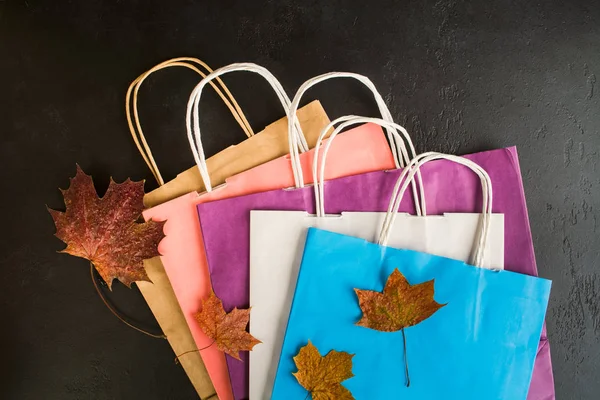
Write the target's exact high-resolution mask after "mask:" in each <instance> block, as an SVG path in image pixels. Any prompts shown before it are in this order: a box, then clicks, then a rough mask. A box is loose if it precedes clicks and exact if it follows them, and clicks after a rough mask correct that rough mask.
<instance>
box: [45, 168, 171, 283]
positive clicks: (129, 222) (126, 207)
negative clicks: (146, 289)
mask: <svg viewBox="0 0 600 400" xmlns="http://www.w3.org/2000/svg"><path fill="white" fill-rule="evenodd" d="M61 192H62V194H63V197H64V200H65V206H66V211H65V212H60V211H56V210H52V209H48V211H49V212H50V214H51V215H52V218H53V219H54V224H55V225H56V237H58V238H59V239H60V240H62V241H63V242H65V243H66V244H67V247H66V248H65V249H64V250H62V251H61V252H62V253H68V254H71V255H73V256H76V257H82V258H85V259H87V260H90V261H91V262H92V264H93V265H94V267H96V270H98V273H99V274H100V276H101V277H102V279H104V281H105V282H106V284H107V285H108V287H109V289H112V282H113V280H114V279H118V280H119V281H121V282H122V283H123V284H125V285H126V286H128V287H131V284H132V283H133V282H135V281H150V278H148V275H147V274H146V270H145V269H144V264H143V261H144V260H145V259H148V258H152V257H155V256H158V255H159V253H158V243H159V242H160V241H161V240H162V238H163V237H164V236H165V235H164V233H163V225H164V222H155V221H148V222H145V223H136V221H137V219H138V218H139V217H140V215H141V213H142V210H143V208H144V203H143V197H144V182H143V181H141V182H132V181H131V180H129V179H127V180H126V181H125V182H123V183H115V182H114V181H113V180H112V178H111V180H110V184H109V186H108V190H107V191H106V194H105V195H104V197H102V198H99V197H98V194H97V193H96V189H95V188H94V183H93V181H92V177H91V176H89V175H86V174H85V173H84V172H83V171H82V170H81V168H80V167H79V165H78V166H77V173H76V175H75V177H74V178H71V184H70V186H69V188H68V189H67V190H61Z"/></svg>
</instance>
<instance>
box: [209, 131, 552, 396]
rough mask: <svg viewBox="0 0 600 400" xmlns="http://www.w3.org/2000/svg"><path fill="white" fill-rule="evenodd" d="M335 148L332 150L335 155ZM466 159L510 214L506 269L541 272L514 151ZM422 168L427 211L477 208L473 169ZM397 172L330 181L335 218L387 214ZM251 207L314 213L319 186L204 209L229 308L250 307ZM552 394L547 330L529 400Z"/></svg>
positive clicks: (443, 164)
mask: <svg viewBox="0 0 600 400" xmlns="http://www.w3.org/2000/svg"><path fill="white" fill-rule="evenodd" d="M335 144H336V143H334V145H333V146H332V151H333V150H335V147H336V146H335ZM465 157H466V158H468V159H470V160H472V161H474V162H475V163H477V164H478V165H480V166H481V167H483V168H484V169H485V170H486V171H487V172H488V174H489V176H490V179H491V182H492V185H493V187H494V189H495V191H496V195H495V197H494V212H495V213H499V214H503V215H504V224H505V230H504V267H505V269H506V270H508V271H514V272H519V273H523V274H528V275H537V268H536V264H535V256H534V251H533V241H532V238H531V231H530V228H529V219H528V216H527V206H526V203H525V195H524V192H523V183H522V180H521V171H520V167H519V159H518V155H517V150H516V148H515V147H510V148H506V149H497V150H491V151H484V152H480V153H475V154H470V155H467V156H465ZM421 171H422V174H423V181H424V182H426V183H427V184H426V185H425V197H426V198H427V211H428V213H430V214H442V213H444V212H451V213H472V212H478V211H479V206H478V204H481V198H480V196H479V194H478V193H479V191H478V185H479V182H478V180H477V178H476V177H475V176H473V174H472V173H470V171H465V170H464V168H461V167H460V166H457V165H454V164H452V163H450V162H447V161H445V160H438V161H434V162H432V163H430V164H427V165H425V166H424V167H423V168H422V169H421ZM399 174H400V171H385V172H372V173H368V174H361V175H356V176H351V177H345V178H340V179H334V180H329V181H326V182H325V193H324V195H325V200H326V202H325V205H326V209H325V211H326V212H327V213H329V214H340V213H342V212H350V211H361V212H362V211H372V212H375V211H379V212H382V211H387V208H388V199H389V198H390V195H391V193H392V190H393V188H394V185H395V182H396V180H397V178H398V176H399ZM414 209H415V206H414V203H413V199H412V198H411V197H410V196H409V197H406V198H404V199H403V202H402V204H401V206H400V210H401V211H403V212H413V210H414ZM251 210H282V211H306V212H309V213H315V204H314V195H313V188H301V189H295V190H287V191H271V192H265V193H258V194H253V195H248V196H241V197H237V198H232V199H226V200H220V201H215V202H211V203H206V204H202V205H200V206H198V212H199V215H200V219H201V225H202V232H203V237H204V245H205V249H206V255H207V258H208V264H209V268H210V271H211V277H212V279H213V288H214V290H215V292H219V293H220V294H219V297H220V298H221V299H223V302H224V304H226V308H227V309H232V308H233V307H240V308H246V307H248V306H250V303H249V299H250V298H249V297H250V295H249V284H248V282H249V254H250V249H249V246H250V237H249V236H250V211H251ZM234 238H235V239H234ZM215 277H217V278H216V279H215ZM233 277H235V279H233ZM250 325H252V321H251V322H250ZM255 349H258V346H256V347H255ZM553 393H554V383H553V377H552V366H551V358H550V345H549V343H548V340H547V338H546V334H545V331H544V332H542V336H541V338H540V343H539V346H538V356H537V358H536V366H535V368H534V374H533V378H532V385H531V391H530V395H529V397H528V399H529V400H547V399H548V398H551V397H552V396H553Z"/></svg>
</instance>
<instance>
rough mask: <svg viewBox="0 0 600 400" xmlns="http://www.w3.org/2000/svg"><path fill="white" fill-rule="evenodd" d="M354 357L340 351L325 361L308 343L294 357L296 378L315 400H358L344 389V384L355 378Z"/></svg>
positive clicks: (330, 354)
mask: <svg viewBox="0 0 600 400" xmlns="http://www.w3.org/2000/svg"><path fill="white" fill-rule="evenodd" d="M352 357H354V355H353V354H349V353H346V352H344V351H336V350H331V351H330V352H329V353H327V355H326V356H325V357H322V356H321V354H320V353H319V350H318V349H317V348H316V347H315V346H314V345H313V344H312V343H311V342H310V341H308V344H307V345H306V346H304V347H302V348H301V349H300V351H299V352H298V354H297V355H296V356H295V357H294V362H295V363H296V367H297V368H298V372H294V373H293V375H294V376H295V377H296V379H297V380H298V383H299V384H300V385H302V387H304V388H305V389H306V390H308V391H309V392H310V394H311V396H312V398H313V400H332V399H336V400H354V396H352V393H350V391H349V390H348V389H346V388H345V387H344V386H342V382H343V381H345V380H346V379H350V378H352V377H353V376H354V374H353V373H352Z"/></svg>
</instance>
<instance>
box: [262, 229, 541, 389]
mask: <svg viewBox="0 0 600 400" xmlns="http://www.w3.org/2000/svg"><path fill="white" fill-rule="evenodd" d="M394 271H399V273H400V274H401V275H402V276H403V277H404V278H405V279H406V281H407V282H408V284H410V285H413V287H414V286H416V285H422V286H421V287H428V288H429V289H428V290H427V291H426V293H428V294H429V297H428V299H429V300H430V301H431V302H435V303H434V304H437V305H438V307H439V309H438V310H437V311H436V312H435V313H433V315H431V316H430V317H429V318H427V319H425V320H424V321H422V322H420V323H418V324H417V325H414V326H409V327H407V328H406V329H403V330H402V331H396V332H381V331H378V330H375V329H370V328H366V327H363V326H358V325H357V323H358V321H359V320H361V317H362V316H363V315H364V314H363V311H362V310H361V308H360V307H359V301H358V299H357V295H356V294H355V289H359V290H369V291H377V292H381V291H382V290H383V289H384V285H385V284H386V282H387V281H388V278H389V277H390V275H392V274H393V273H394ZM549 292H550V282H549V281H547V280H544V279H540V278H535V277H531V276H527V275H521V274H517V273H514V272H508V271H492V270H487V269H484V268H477V267H473V266H471V265H467V264H465V263H463V262H461V261H457V260H451V259H448V258H443V257H439V256H434V255H430V254H426V253H419V252H415V251H410V250H397V249H393V248H390V247H385V246H380V245H377V244H373V243H370V242H367V241H365V240H364V239H358V238H353V237H350V236H345V235H340V234H336V233H331V232H327V231H322V230H318V229H315V228H310V229H309V231H308V235H307V241H306V247H305V249H304V255H303V259H302V265H301V267H300V275H299V277H298V283H297V286H296V291H295V294H294V301H293V305H292V310H291V314H290V319H289V324H288V327H287V330H286V334H285V339H284V345H283V349H282V352H281V358H280V361H279V366H278V369H277V376H276V379H275V386H274V389H273V397H272V398H273V399H304V398H306V396H307V392H306V390H305V389H304V388H303V387H302V386H300V384H299V383H298V381H296V378H295V377H294V375H292V374H293V373H294V372H296V371H297V368H296V365H295V364H294V360H293V357H294V356H296V355H297V354H298V352H299V350H300V348H301V347H303V346H305V345H306V344H307V343H308V341H310V342H311V343H312V344H313V345H314V346H316V348H317V349H318V350H319V352H320V353H321V354H322V355H325V354H327V353H328V352H329V351H331V350H336V351H344V352H347V353H350V354H352V355H353V357H352V373H353V374H354V376H353V377H352V378H350V379H348V380H346V381H344V382H343V386H344V387H345V388H346V389H347V390H349V391H350V392H351V393H352V395H353V396H354V398H356V399H419V400H422V399H435V400H437V399H446V398H452V399H473V400H475V399H476V400H480V399H514V400H519V399H525V398H526V397H527V390H528V389H529V381H530V378H531V371H532V369H533V363H534V359H535V354H536V351H537V343H538V342H539V336H540V333H541V330H542V325H543V321H544V314H545V312H546V308H547V303H548V297H549ZM403 335H405V336H404V337H403ZM403 339H405V343H406V346H405V349H406V351H404V348H403ZM405 362H406V364H405ZM407 370H408V374H409V375H408V377H409V379H410V385H407V384H405V380H406V379H407V374H406V371H407Z"/></svg>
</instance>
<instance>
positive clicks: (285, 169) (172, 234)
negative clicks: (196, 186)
mask: <svg viewBox="0 0 600 400" xmlns="http://www.w3.org/2000/svg"><path fill="white" fill-rule="evenodd" d="M234 70H251V71H254V72H259V71H260V72H259V73H261V74H262V75H263V76H265V75H268V76H269V79H274V77H272V76H271V75H270V74H269V73H268V71H266V70H264V69H260V68H254V67H253V68H250V67H249V66H248V65H247V64H244V65H243V66H239V65H238V66H233V67H232V66H230V67H224V68H221V69H219V70H216V71H215V72H214V73H212V74H210V75H209V76H207V78H206V79H204V80H203V81H202V82H201V83H200V84H199V85H198V86H197V88H196V89H195V91H194V93H193V94H192V96H197V97H196V98H197V99H199V96H200V94H201V92H202V88H203V87H204V86H205V85H206V84H207V82H209V81H210V80H211V79H214V78H216V77H218V76H220V75H222V74H224V73H226V72H229V71H234ZM357 76H358V75H357ZM353 77H354V76H353ZM272 83H273V82H272ZM280 99H281V98H280ZM378 102H383V99H381V96H379V98H378ZM282 104H284V106H286V104H285V101H282ZM287 105H289V100H288V101H287ZM193 108H194V107H193V102H190V104H189V107H188V115H189V114H190V113H191V110H192V109H193ZM288 111H289V110H286V112H288ZM289 112H293V111H289ZM386 112H387V110H386ZM387 115H389V112H387ZM188 120H189V118H188ZM292 124H293V121H292ZM193 128H194V134H195V138H194V137H192V124H191V123H188V129H189V130H188V137H189V139H190V143H191V144H192V147H193V149H194V156H195V158H196V161H197V163H198V168H199V170H200V174H201V176H202V177H203V179H204V180H205V187H206V188H207V190H208V191H207V192H205V193H202V194H199V193H195V192H194V193H189V194H186V195H184V196H181V197H179V198H176V199H174V200H171V201H169V202H166V203H163V204H161V205H159V206H156V207H153V208H151V209H149V210H146V211H145V212H144V217H145V218H146V219H155V220H166V221H167V223H166V224H165V227H164V230H165V235H166V237H165V239H163V241H162V242H161V244H160V246H159V251H160V252H161V254H162V256H161V261H162V263H163V265H164V268H165V270H166V272H167V275H168V277H169V280H170V281H171V284H172V286H173V290H174V292H175V294H176V296H177V300H178V301H179V304H180V306H181V309H182V311H183V313H184V315H185V317H186V319H187V322H188V325H189V326H190V330H191V332H192V335H193V336H194V339H195V341H196V345H197V346H198V348H199V349H202V350H201V351H200V353H201V355H202V358H203V360H204V363H205V365H206V368H207V370H208V373H209V375H210V377H211V380H212V381H213V384H214V386H215V390H216V391H217V394H218V396H219V398H220V399H222V400H226V399H232V398H236V399H242V398H245V397H244V396H245V394H244V391H243V388H242V387H241V386H240V385H237V386H236V382H238V381H239V380H236V379H233V383H234V385H233V388H232V387H231V386H230V373H231V372H232V370H235V368H231V365H230V368H229V369H228V368H227V363H226V360H225V357H224V355H223V353H222V352H221V351H219V350H218V349H217V348H216V346H214V345H212V340H210V339H209V338H207V337H206V335H205V334H204V333H203V332H202V330H201V329H200V327H199V326H198V324H197V322H196V321H195V318H194V314H195V313H197V312H198V311H199V309H200V306H201V300H202V299H204V298H206V296H208V294H209V291H210V288H211V284H210V278H209V275H208V266H207V262H206V256H205V253H204V246H203V239H202V233H201V231H200V225H199V223H198V216H197V215H198V214H197V212H196V206H197V205H199V204H201V203H204V202H207V201H213V200H218V199H224V198H229V197H232V196H237V195H241V194H247V193H254V192H259V191H264V190H272V189H276V188H277V189H279V188H285V187H290V186H293V185H294V174H293V171H294V170H292V169H291V168H290V162H292V164H293V165H295V167H296V169H295V170H299V171H304V172H305V174H306V175H307V176H310V174H309V173H308V172H309V171H310V167H311V165H312V160H313V152H312V151H309V152H305V153H302V154H299V155H298V156H297V157H296V156H292V157H291V158H292V159H291V160H290V157H287V156H284V157H281V158H279V159H276V160H273V161H271V162H268V163H266V164H263V165H260V166H258V167H255V168H253V169H251V170H248V171H246V172H243V173H241V174H238V175H236V176H233V177H231V178H229V179H227V181H226V184H225V185H222V186H220V187H217V188H214V189H212V187H211V185H210V181H209V180H208V179H207V178H208V171H207V168H206V162H205V159H204V154H203V152H202V147H201V141H200V140H199V139H200V129H199V126H198V125H197V124H195V125H194V126H193ZM292 136H293V135H292ZM338 140H339V142H338V141H336V149H334V150H332V152H331V154H330V156H329V157H330V160H331V162H328V169H327V171H326V177H327V178H330V179H331V178H336V177H341V176H347V175H352V174H359V173H364V172H366V171H376V170H383V169H389V168H394V166H395V162H394V159H393V157H392V155H390V151H389V147H388V144H387V142H386V140H385V137H384V136H383V134H382V131H381V128H380V127H378V126H376V125H365V126H361V127H358V128H355V129H352V130H350V131H348V132H345V133H343V134H342V135H341V136H340V138H339V139H338ZM295 144H297V141H296V140H295V139H294V140H290V145H291V146H294V145H295ZM301 173H302V172H300V174H301ZM231 240H233V241H235V242H237V239H236V238H231Z"/></svg>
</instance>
